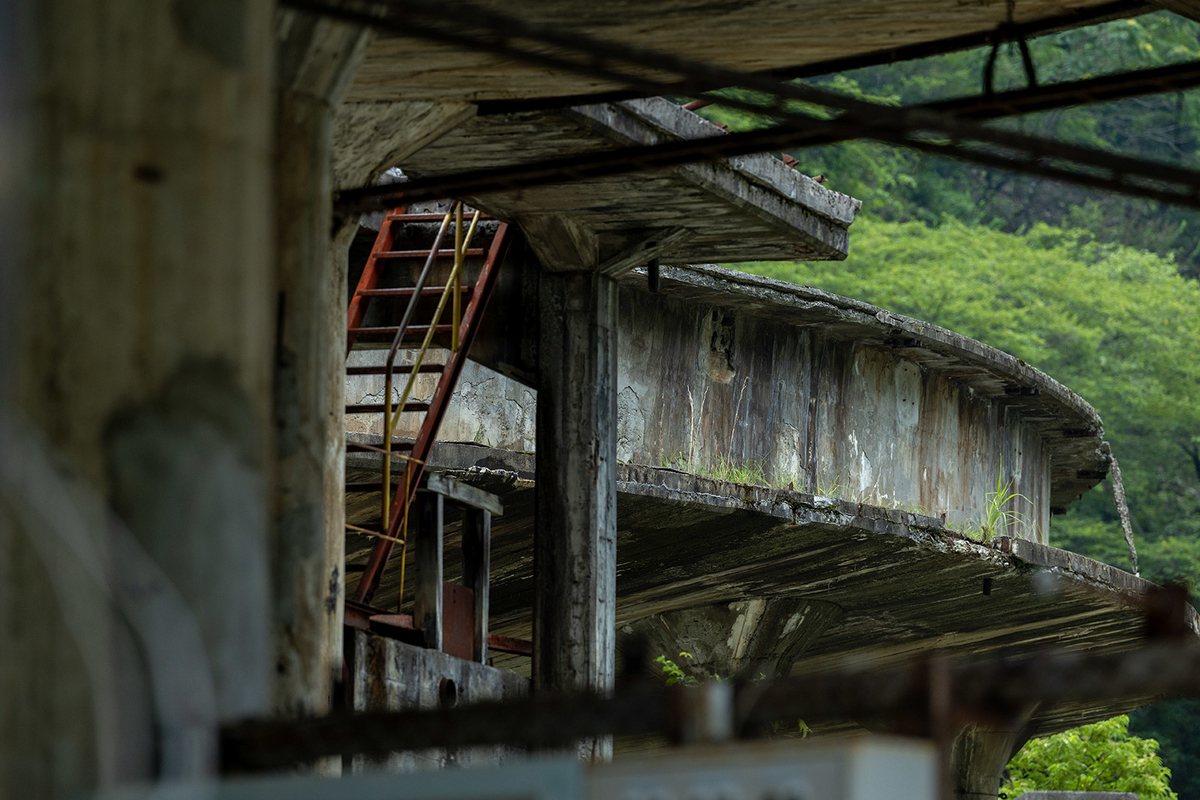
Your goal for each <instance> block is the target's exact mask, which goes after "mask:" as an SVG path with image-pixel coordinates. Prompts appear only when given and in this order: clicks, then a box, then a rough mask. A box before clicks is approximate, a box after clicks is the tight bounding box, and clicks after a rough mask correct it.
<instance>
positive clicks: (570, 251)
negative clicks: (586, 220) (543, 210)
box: [519, 214, 600, 272]
mask: <svg viewBox="0 0 1200 800" xmlns="http://www.w3.org/2000/svg"><path fill="white" fill-rule="evenodd" d="M519 224H520V225H521V230H522V231H523V232H524V233H525V238H526V239H527V240H528V241H529V246H530V247H531V248H532V249H533V252H534V254H535V255H536V256H537V257H538V261H540V262H541V265H542V268H543V269H545V270H548V271H554V272H560V271H561V272H578V271H581V270H590V269H594V268H595V267H596V266H597V264H598V263H599V261H600V237H599V236H597V235H596V232H595V231H594V230H592V229H591V228H589V227H588V226H587V225H584V224H583V223H581V222H579V221H578V220H576V219H575V218H574V217H569V216H567V215H566V214H532V215H529V216H527V217H522V218H521V219H520V220H519Z"/></svg>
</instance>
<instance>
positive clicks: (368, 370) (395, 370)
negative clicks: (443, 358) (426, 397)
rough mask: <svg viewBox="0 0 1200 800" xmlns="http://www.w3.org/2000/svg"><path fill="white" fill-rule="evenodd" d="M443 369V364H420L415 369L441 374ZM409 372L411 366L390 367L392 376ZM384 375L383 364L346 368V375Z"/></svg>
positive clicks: (384, 367)
mask: <svg viewBox="0 0 1200 800" xmlns="http://www.w3.org/2000/svg"><path fill="white" fill-rule="evenodd" d="M443 369H445V365H444V364H422V365H421V366H420V367H418V368H417V372H418V373H426V372H441V371H442V370H443ZM410 372H412V365H411V364H397V365H396V366H394V367H392V374H393V375H397V374H399V375H407V374H409V373H410ZM386 373H387V367H386V366H384V365H383V364H380V365H378V366H367V367H346V374H347V375H384V374H386Z"/></svg>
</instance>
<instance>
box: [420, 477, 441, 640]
mask: <svg viewBox="0 0 1200 800" xmlns="http://www.w3.org/2000/svg"><path fill="white" fill-rule="evenodd" d="M444 502H445V501H444V500H443V499H442V496H441V495H440V494H435V493H434V492H424V493H422V494H420V495H418V499H417V508H416V513H417V531H416V535H415V536H414V537H413V542H414V544H415V545H416V549H417V586H416V592H415V595H414V598H413V624H414V625H415V626H416V627H418V628H422V629H424V631H425V646H426V647H428V648H430V649H432V650H438V651H440V650H441V649H442V591H443V589H442V581H443V571H442V570H443V568H442V565H443V564H444V563H445V562H444V561H443V560H442V550H443V542H442V532H443V524H442V523H443V509H444Z"/></svg>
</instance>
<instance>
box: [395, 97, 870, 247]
mask: <svg viewBox="0 0 1200 800" xmlns="http://www.w3.org/2000/svg"><path fill="white" fill-rule="evenodd" d="M721 135H722V130H721V129H720V128H719V127H717V126H716V125H713V124H712V123H710V122H708V121H706V120H704V119H702V118H701V117H699V116H698V115H696V114H694V113H692V112H691V111H687V110H685V109H683V108H682V107H681V106H679V105H677V104H675V103H672V102H670V101H668V100H664V99H662V98H649V99H645V100H635V101H629V102H626V103H615V104H603V105H595V106H581V107H577V108H571V109H567V110H564V111H562V112H526V113H518V114H501V115H493V116H479V117H475V118H472V119H470V120H468V121H466V122H464V123H463V124H461V125H460V126H459V127H457V128H455V129H454V130H452V131H450V132H449V133H446V134H445V135H444V136H442V137H441V138H439V139H437V140H436V141H434V142H432V143H431V144H429V145H427V146H425V147H423V148H422V149H420V150H418V151H416V152H415V153H413V154H411V155H409V156H407V157H406V158H404V159H403V160H402V161H401V162H400V166H401V168H403V170H404V172H405V174H407V175H411V176H414V177H424V176H429V175H437V174H444V173H449V172H458V171H461V170H463V169H467V168H476V167H477V168H480V169H484V168H488V167H499V166H506V165H511V164H514V163H523V162H526V161H532V160H536V159H539V158H550V157H558V156H564V155H576V154H584V153H592V152H602V151H606V150H614V149H617V148H620V147H624V146H628V145H634V144H655V143H659V142H664V141H669V140H673V139H696V138H702V137H706V136H721ZM465 199H467V200H468V202H470V203H471V204H473V205H476V206H478V207H479V208H482V209H484V210H485V211H487V212H489V213H491V214H494V215H495V216H498V217H501V218H503V219H506V220H509V221H513V222H518V223H520V224H521V225H522V227H523V228H524V229H525V231H526V233H527V234H528V235H530V237H531V239H535V241H534V244H535V246H536V245H537V241H536V231H538V230H540V229H542V228H544V227H546V223H545V221H544V218H546V217H553V218H554V220H555V221H556V223H557V226H556V228H555V231H554V233H553V234H547V236H546V237H545V238H548V239H554V240H555V241H556V242H561V240H563V239H565V238H568V237H565V236H564V235H562V234H561V233H560V231H561V229H562V228H563V227H564V226H570V227H571V229H572V230H575V229H582V233H581V234H579V235H577V236H576V238H579V239H582V240H583V243H582V244H579V245H577V247H587V246H593V247H594V248H596V249H597V250H598V254H596V257H597V258H598V260H599V261H600V262H605V261H611V260H613V259H614V258H617V257H619V255H620V254H621V253H623V252H625V251H627V250H629V249H630V248H631V247H636V246H637V244H638V243H639V242H642V241H644V240H658V241H659V242H660V246H658V247H656V248H655V252H656V253H657V255H658V258H659V259H660V261H662V263H664V264H684V263H691V262H694V261H705V260H718V261H750V260H770V259H801V260H810V261H811V260H824V259H841V258H845V256H846V252H847V248H848V246H849V245H848V234H847V228H848V227H849V226H850V224H851V223H852V222H853V221H854V216H855V214H856V213H857V212H858V208H859V206H860V203H859V201H857V200H855V199H853V198H851V197H849V196H847V195H844V194H841V193H840V192H834V191H831V190H829V189H826V188H824V187H823V186H821V184H819V183H817V182H816V181H814V180H812V179H811V178H809V177H807V176H805V175H802V174H800V173H799V172H796V171H795V170H793V169H791V168H789V167H786V166H784V164H783V162H782V161H780V160H779V159H778V158H776V157H775V156H771V155H762V154H760V155H752V156H743V157H740V158H735V159H731V160H726V161H718V162H712V163H704V164H691V165H685V166H681V167H676V168H671V169H664V170H655V171H650V172H642V173H636V174H633V175H620V176H614V177H612V178H602V179H594V180H584V181H577V182H573V183H570V184H564V185H556V186H546V187H541V188H533V189H525V190H519V191H513V192H501V193H496V194H488V195H486V196H481V197H474V198H465ZM562 218H566V220H567V221H566V222H562ZM575 257H576V256H575V254H574V253H569V254H567V255H566V256H565V257H564V258H565V260H567V261H568V262H569V261H570V260H572V259H573V258H575ZM559 260H560V259H559V258H554V257H544V258H543V261H559ZM646 260H648V258H646V257H643V258H641V259H640V260H636V261H635V262H634V263H631V264H629V265H628V266H629V267H632V266H640V265H641V264H644V263H645V262H646ZM547 266H548V267H550V268H552V269H553V268H575V269H579V268H585V267H587V266H588V265H586V264H570V263H567V264H566V265H565V266H564V265H560V264H555V263H549V264H547Z"/></svg>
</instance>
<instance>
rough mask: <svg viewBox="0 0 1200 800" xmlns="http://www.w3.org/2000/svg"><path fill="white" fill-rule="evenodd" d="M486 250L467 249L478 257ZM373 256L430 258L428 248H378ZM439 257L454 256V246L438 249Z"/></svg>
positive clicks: (468, 252)
mask: <svg viewBox="0 0 1200 800" xmlns="http://www.w3.org/2000/svg"><path fill="white" fill-rule="evenodd" d="M485 252H486V251H485V250H484V249H483V248H482V247H468V248H467V250H466V253H465V255H466V257H467V258H478V257H479V256H482V255H483V254H484V253H485ZM371 256H372V257H373V258H429V251H428V250H376V251H373V252H372V253H371ZM436 257H437V258H453V257H454V248H450V249H449V250H438V251H437V256H436Z"/></svg>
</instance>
